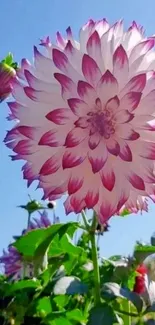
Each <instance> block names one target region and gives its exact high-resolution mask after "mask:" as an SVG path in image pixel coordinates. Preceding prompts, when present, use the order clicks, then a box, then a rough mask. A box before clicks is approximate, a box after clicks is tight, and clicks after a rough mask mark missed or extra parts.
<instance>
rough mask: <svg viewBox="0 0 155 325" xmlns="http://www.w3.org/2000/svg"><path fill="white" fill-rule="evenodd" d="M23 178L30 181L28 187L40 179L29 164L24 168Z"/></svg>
mask: <svg viewBox="0 0 155 325" xmlns="http://www.w3.org/2000/svg"><path fill="white" fill-rule="evenodd" d="M22 171H23V178H24V179H26V180H28V186H30V185H31V184H32V182H33V181H34V180H37V179H38V176H39V175H38V174H36V173H35V172H34V170H33V167H32V164H31V163H29V162H27V163H26V164H25V165H24V166H23V167H22Z"/></svg>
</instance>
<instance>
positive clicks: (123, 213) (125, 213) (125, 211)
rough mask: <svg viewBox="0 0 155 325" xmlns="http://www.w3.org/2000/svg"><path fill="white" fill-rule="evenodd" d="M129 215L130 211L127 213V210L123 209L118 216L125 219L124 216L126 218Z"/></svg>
mask: <svg viewBox="0 0 155 325" xmlns="http://www.w3.org/2000/svg"><path fill="white" fill-rule="evenodd" d="M129 214H131V211H129V210H128V209H124V210H123V211H122V212H121V213H120V214H119V216H120V217H126V216H128V215H129Z"/></svg>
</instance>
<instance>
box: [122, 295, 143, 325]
mask: <svg viewBox="0 0 155 325" xmlns="http://www.w3.org/2000/svg"><path fill="white" fill-rule="evenodd" d="M122 307H123V310H121V311H120V312H121V313H122V314H124V316H123V317H122V318H123V321H124V324H125V325H131V317H132V316H133V317H137V316H138V315H136V314H131V313H130V312H131V304H130V301H128V300H124V301H123V303H122ZM117 311H118V312H119V310H117Z"/></svg>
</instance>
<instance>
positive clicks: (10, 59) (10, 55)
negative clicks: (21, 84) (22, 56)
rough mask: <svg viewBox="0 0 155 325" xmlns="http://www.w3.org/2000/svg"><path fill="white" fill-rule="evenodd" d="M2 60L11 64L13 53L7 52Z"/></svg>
mask: <svg viewBox="0 0 155 325" xmlns="http://www.w3.org/2000/svg"><path fill="white" fill-rule="evenodd" d="M2 62H4V63H6V64H7V65H9V66H11V65H12V63H13V54H12V53H9V54H8V55H7V56H6V57H5V59H4V60H2Z"/></svg>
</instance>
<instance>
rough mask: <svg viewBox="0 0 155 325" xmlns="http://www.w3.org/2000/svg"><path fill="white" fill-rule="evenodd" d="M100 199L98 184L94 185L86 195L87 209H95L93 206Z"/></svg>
mask: <svg viewBox="0 0 155 325" xmlns="http://www.w3.org/2000/svg"><path fill="white" fill-rule="evenodd" d="M98 200H99V189H98V188H97V186H95V184H94V186H93V187H92V188H91V187H90V189H89V190H88V192H87V194H86V196H85V203H86V207H87V209H93V207H94V206H95V205H96V204H97V202H98Z"/></svg>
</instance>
